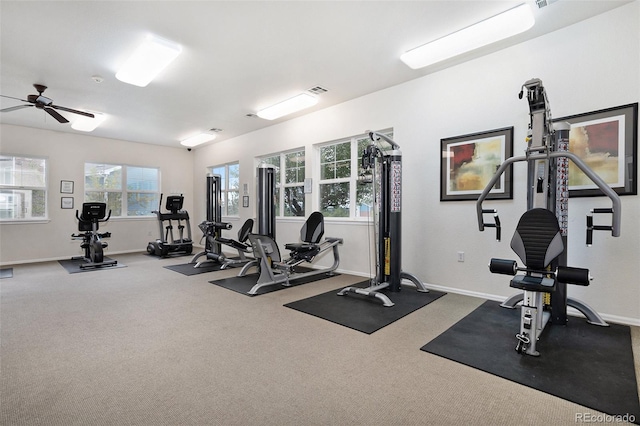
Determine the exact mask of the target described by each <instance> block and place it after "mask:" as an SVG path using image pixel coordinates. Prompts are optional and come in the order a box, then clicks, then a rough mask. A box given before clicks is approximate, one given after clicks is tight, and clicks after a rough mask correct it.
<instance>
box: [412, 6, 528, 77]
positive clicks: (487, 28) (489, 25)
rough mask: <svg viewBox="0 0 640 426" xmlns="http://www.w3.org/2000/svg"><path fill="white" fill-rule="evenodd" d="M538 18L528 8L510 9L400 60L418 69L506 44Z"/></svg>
mask: <svg viewBox="0 0 640 426" xmlns="http://www.w3.org/2000/svg"><path fill="white" fill-rule="evenodd" d="M534 23H535V18H534V17H533V12H532V11H531V8H530V7H529V5H527V4H521V5H520V6H517V7H514V8H513V9H509V10H507V11H506V12H503V13H501V14H499V15H496V16H493V17H491V18H489V19H485V20H484V21H481V22H478V23H477V24H474V25H471V26H470V27H467V28H464V29H462V30H460V31H457V32H455V33H452V34H449V35H447V36H444V37H442V38H439V39H437V40H434V41H432V42H430V43H427V44H423V45H422V46H419V47H416V48H415V49H412V50H409V51H408V52H405V53H404V54H402V55H401V56H400V60H402V62H404V63H405V64H407V65H408V66H409V67H410V68H413V69H418V68H423V67H426V66H428V65H433V64H435V63H438V62H440V61H444V60H445V59H449V58H453V57H454V56H458V55H461V54H463V53H466V52H470V51H472V50H475V49H478V48H480V47H482V46H486V45H489V44H491V43H495V42H497V41H500V40H504V39H506V38H509V37H511V36H514V35H516V34H520V33H522V32H525V31H527V30H528V29H529V28H531V27H533V24H534Z"/></svg>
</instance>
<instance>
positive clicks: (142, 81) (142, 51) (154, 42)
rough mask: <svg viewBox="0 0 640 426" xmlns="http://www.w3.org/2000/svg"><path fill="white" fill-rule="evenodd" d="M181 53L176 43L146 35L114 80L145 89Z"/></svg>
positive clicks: (180, 48)
mask: <svg viewBox="0 0 640 426" xmlns="http://www.w3.org/2000/svg"><path fill="white" fill-rule="evenodd" d="M181 51H182V47H181V46H180V45H179V44H177V43H174V42H172V41H169V40H165V39H163V38H160V37H156V36H154V35H148V36H147V37H146V38H145V40H144V42H143V43H142V44H141V45H140V46H138V48H137V49H136V50H135V51H134V52H133V54H132V55H131V56H130V57H129V59H127V61H126V62H125V63H124V65H123V66H122V68H120V70H119V71H118V72H117V73H116V78H117V79H118V80H120V81H123V82H125V83H129V84H133V85H135V86H140V87H145V86H146V85H147V84H149V83H150V82H151V80H153V79H154V78H155V77H156V76H157V75H158V74H160V72H161V71H162V70H163V69H165V68H166V66H167V65H169V64H170V63H171V61H173V60H174V59H175V58H176V57H177V56H178V55H179V54H180V52H181Z"/></svg>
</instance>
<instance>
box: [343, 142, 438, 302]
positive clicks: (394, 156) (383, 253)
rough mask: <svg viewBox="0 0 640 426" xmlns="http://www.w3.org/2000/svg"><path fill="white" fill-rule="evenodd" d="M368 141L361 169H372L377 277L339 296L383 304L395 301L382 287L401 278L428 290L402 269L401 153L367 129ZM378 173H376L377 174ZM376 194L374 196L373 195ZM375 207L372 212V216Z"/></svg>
mask: <svg viewBox="0 0 640 426" xmlns="http://www.w3.org/2000/svg"><path fill="white" fill-rule="evenodd" d="M368 134H369V138H370V139H371V144H370V145H369V146H367V148H366V149H365V151H364V153H363V155H362V168H363V169H364V170H371V171H372V172H373V176H372V178H371V179H370V182H369V183H373V188H374V198H375V204H376V205H377V210H378V215H377V216H376V217H375V219H376V220H377V227H378V231H377V244H376V268H377V273H376V277H375V278H372V279H371V285H370V286H369V287H367V288H360V287H346V288H344V289H342V290H341V291H340V292H339V293H338V295H339V296H344V295H348V294H350V293H353V294H360V295H363V296H369V297H372V298H376V299H379V300H381V301H382V304H383V305H384V306H387V307H389V306H393V305H394V303H393V302H392V301H391V299H389V297H388V296H387V295H386V294H384V293H382V292H381V290H384V289H387V290H388V291H390V292H392V293H397V292H399V291H400V290H401V284H402V280H403V279H408V280H410V281H411V282H413V283H414V284H415V286H416V288H417V290H418V291H420V292H423V293H426V292H428V291H429V290H427V288H426V287H425V286H424V284H423V283H422V281H420V280H419V279H418V278H417V277H415V276H414V275H412V274H410V273H408V272H404V271H402V261H401V260H402V257H401V254H402V253H401V248H402V220H401V219H402V153H401V152H400V146H399V145H398V144H397V143H395V142H394V141H393V140H392V139H391V138H389V137H387V136H386V135H383V134H381V133H378V132H368ZM380 139H383V140H385V141H386V142H387V143H389V144H390V145H391V150H390V151H387V150H385V149H381V148H380V146H379V145H380ZM377 172H378V173H377ZM377 180H378V182H376V181H377ZM376 195H377V196H376ZM375 210H376V209H373V211H374V215H375Z"/></svg>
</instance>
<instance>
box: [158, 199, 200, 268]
mask: <svg viewBox="0 0 640 426" xmlns="http://www.w3.org/2000/svg"><path fill="white" fill-rule="evenodd" d="M183 203H184V197H183V196H182V195H168V196H167V201H166V205H165V209H166V210H168V213H162V194H160V202H159V203H158V210H154V211H152V212H151V213H155V214H156V216H157V218H158V226H159V231H160V238H158V239H157V240H155V241H151V242H149V244H147V253H149V254H152V255H155V256H160V257H165V256H168V255H169V254H170V253H172V254H173V253H184V254H191V252H192V251H193V241H192V240H191V225H190V223H189V213H188V212H186V211H184V210H182V205H183ZM173 221H175V222H176V223H177V228H178V238H175V237H174V234H173V230H174V227H173ZM183 222H184V224H183ZM165 223H166V226H165ZM185 230H186V232H185ZM185 234H186V235H185Z"/></svg>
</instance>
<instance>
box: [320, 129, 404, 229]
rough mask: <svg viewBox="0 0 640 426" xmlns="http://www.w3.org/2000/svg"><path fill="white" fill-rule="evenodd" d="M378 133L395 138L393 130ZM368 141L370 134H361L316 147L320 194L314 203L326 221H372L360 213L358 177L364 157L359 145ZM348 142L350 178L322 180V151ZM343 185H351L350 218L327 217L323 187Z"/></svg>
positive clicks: (373, 203) (372, 205)
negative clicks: (362, 157) (324, 207)
mask: <svg viewBox="0 0 640 426" xmlns="http://www.w3.org/2000/svg"><path fill="white" fill-rule="evenodd" d="M378 133H382V134H384V135H385V136H389V137H390V138H393V128H387V129H384V130H380V131H378ZM368 139H369V135H368V134H359V135H355V136H351V137H346V138H341V139H336V140H333V141H329V142H323V143H319V144H316V145H314V151H315V156H314V157H315V158H314V165H315V169H316V170H317V173H316V175H315V181H316V183H315V185H314V189H315V191H316V193H317V194H318V195H317V196H316V197H315V200H314V201H315V202H316V203H317V204H316V205H317V210H318V211H320V212H322V213H323V214H325V218H326V219H328V220H348V221H358V222H364V221H370V220H371V218H370V216H368V215H361V214H360V211H359V206H360V205H359V204H358V176H359V175H360V171H361V156H362V153H361V152H359V149H358V145H359V143H360V142H361V141H363V140H368ZM347 142H348V143H349V144H350V156H351V157H350V169H351V170H350V175H349V177H341V178H331V179H322V164H323V163H322V155H321V152H322V149H323V148H326V147H329V146H333V145H340V144H343V143H347ZM384 144H386V142H384ZM342 183H348V184H349V200H348V204H349V215H348V216H331V215H327V214H326V213H325V212H324V211H323V209H322V198H321V197H322V185H333V184H342ZM351 200H355V202H351ZM370 208H371V209H374V208H375V200H373V202H372V204H371V206H370Z"/></svg>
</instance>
